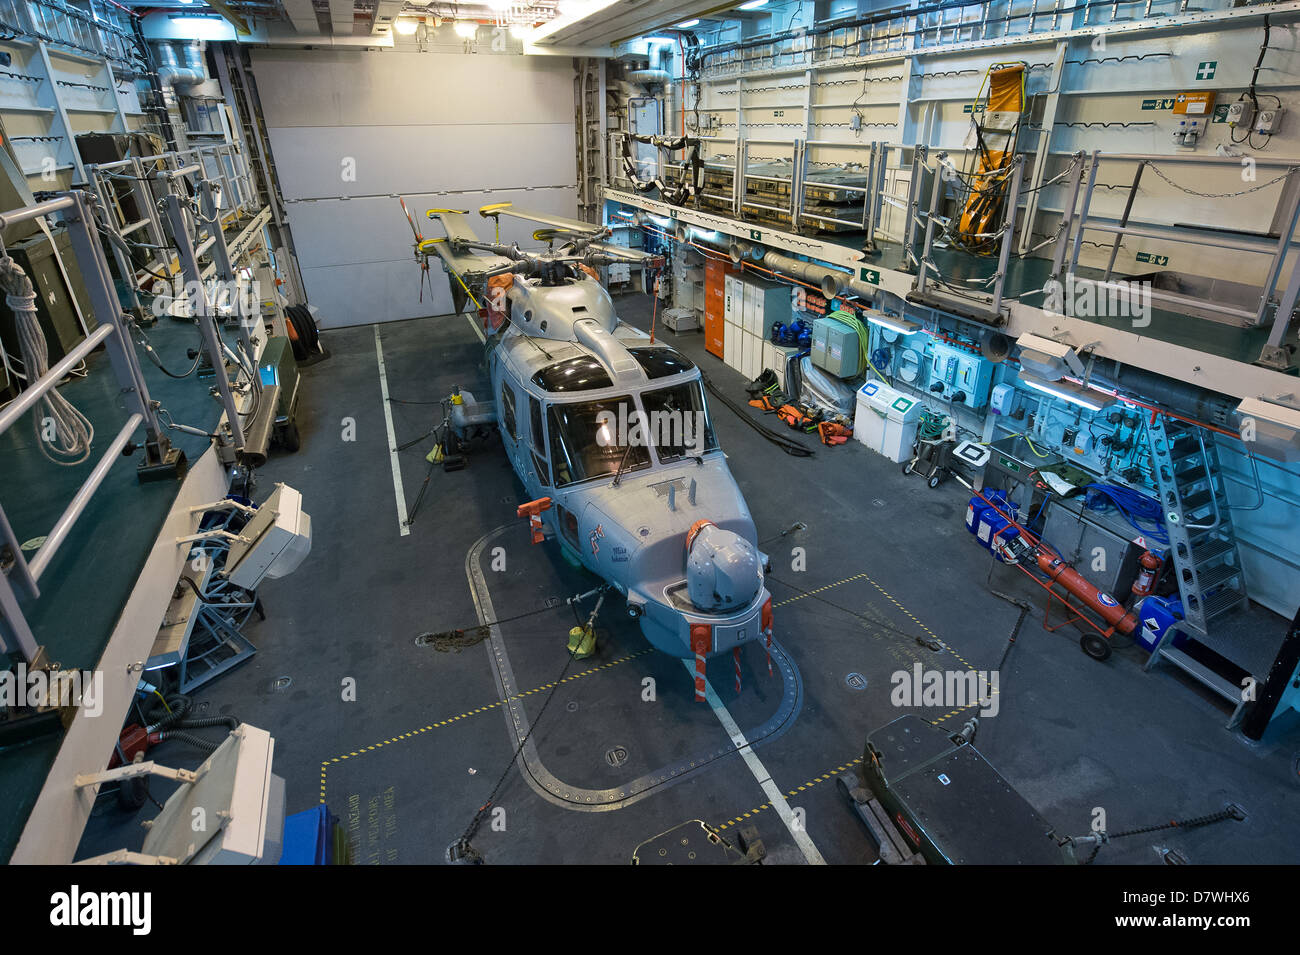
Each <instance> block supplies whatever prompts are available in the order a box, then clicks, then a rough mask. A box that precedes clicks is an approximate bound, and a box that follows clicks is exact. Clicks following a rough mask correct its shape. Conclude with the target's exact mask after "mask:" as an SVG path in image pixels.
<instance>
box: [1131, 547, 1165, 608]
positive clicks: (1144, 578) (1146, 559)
mask: <svg viewBox="0 0 1300 955" xmlns="http://www.w3.org/2000/svg"><path fill="white" fill-rule="evenodd" d="M1161 563H1162V561H1161V560H1160V558H1159V557H1157V556H1156V555H1155V554H1153V553H1151V551H1149V550H1147V551H1143V552H1142V556H1141V557H1139V558H1138V564H1139V565H1141V568H1142V569H1141V570H1140V571H1138V576H1137V580H1135V581H1133V596H1134V597H1137V598H1141V597H1149V596H1150V595H1151V591H1153V590H1155V587H1156V572H1157V571H1158V570H1160V564H1161Z"/></svg>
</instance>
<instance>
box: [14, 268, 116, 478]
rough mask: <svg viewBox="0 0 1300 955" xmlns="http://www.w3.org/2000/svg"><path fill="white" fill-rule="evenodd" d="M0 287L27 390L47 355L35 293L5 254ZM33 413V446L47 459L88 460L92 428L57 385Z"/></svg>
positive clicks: (40, 374)
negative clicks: (20, 356) (15, 337)
mask: <svg viewBox="0 0 1300 955" xmlns="http://www.w3.org/2000/svg"><path fill="white" fill-rule="evenodd" d="M0 288H2V289H3V290H4V292H5V303H6V304H7V305H8V306H9V308H10V310H11V311H12V312H13V316H14V326H15V330H16V331H17V334H18V344H19V348H20V350H21V352H22V356H23V368H24V369H25V370H26V372H27V376H28V377H27V387H29V388H30V387H32V386H33V385H35V384H36V383H37V382H38V381H40V380H41V378H43V377H44V376H45V374H46V373H47V372H48V371H49V370H50V353H49V348H48V345H47V344H46V341H45V332H44V330H43V329H42V328H41V323H40V318H39V317H38V315H37V313H36V292H35V289H34V288H33V287H32V281H31V279H30V278H28V277H27V273H25V272H24V271H23V270H22V267H21V266H20V265H19V264H18V263H17V262H15V261H14V260H13V259H12V258H11V257H10V256H8V255H5V256H4V257H3V258H0ZM33 410H34V412H35V413H34V414H33V415H32V425H33V427H34V428H35V431H36V447H37V448H38V449H39V450H40V452H41V454H42V455H43V456H44V457H45V458H46V459H47V460H49V461H53V462H54V463H55V464H59V465H62V466H65V467H72V466H74V465H77V464H81V463H83V462H85V461H87V460H88V459H89V458H90V446H91V442H93V441H94V439H95V428H94V426H93V425H92V424H91V423H90V419H89V418H87V417H86V416H85V415H84V414H82V413H81V412H80V411H78V410H77V408H76V407H75V406H74V405H73V404H72V402H70V401H68V399H66V398H64V397H63V395H62V394H60V393H59V384H58V383H55V384H54V385H53V386H51V387H50V388H47V389H46V390H45V392H44V394H42V395H41V397H40V398H39V399H38V400H37V403H36V405H35V407H34V409H33Z"/></svg>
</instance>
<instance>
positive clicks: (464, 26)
mask: <svg viewBox="0 0 1300 955" xmlns="http://www.w3.org/2000/svg"><path fill="white" fill-rule="evenodd" d="M455 30H456V36H458V37H463V38H464V39H466V40H472V39H474V37H476V36H478V24H477V23H475V22H474V21H473V20H457V21H456V26H455Z"/></svg>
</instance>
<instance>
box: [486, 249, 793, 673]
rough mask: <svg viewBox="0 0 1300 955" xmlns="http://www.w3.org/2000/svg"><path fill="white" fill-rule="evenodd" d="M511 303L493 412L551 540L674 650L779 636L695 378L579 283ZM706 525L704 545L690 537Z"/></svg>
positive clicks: (494, 354) (497, 356)
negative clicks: (544, 502)
mask: <svg viewBox="0 0 1300 955" xmlns="http://www.w3.org/2000/svg"><path fill="white" fill-rule="evenodd" d="M506 302H507V312H508V315H509V318H508V320H507V321H506V322H505V323H504V324H503V325H502V327H501V328H499V329H497V330H496V331H495V332H490V333H489V334H488V337H487V342H486V346H487V349H488V370H489V375H490V380H491V386H492V395H491V398H490V400H491V402H492V403H493V404H495V412H496V413H495V418H496V421H497V425H498V427H499V429H500V433H501V438H502V443H503V444H504V446H505V451H506V454H507V455H508V456H509V458H510V462H511V464H512V466H513V467H514V470H515V472H516V474H517V475H518V476H519V478H520V480H521V481H522V482H523V484H524V487H525V488H526V489H527V493H528V495H529V497H530V498H532V499H534V500H541V499H544V498H549V500H550V503H551V506H550V507H549V508H548V509H546V510H544V511H542V512H541V515H540V516H541V519H542V522H543V526H544V528H545V532H546V535H547V536H548V537H552V538H554V540H555V541H557V542H558V544H559V546H560V547H561V549H562V551H563V553H564V554H565V555H566V556H567V557H568V558H569V559H570V560H571V561H574V562H577V563H580V564H581V565H582V566H583V567H586V568H587V569H588V570H590V571H591V572H592V573H594V574H596V575H598V576H599V577H601V578H603V579H604V580H605V581H606V582H608V583H609V584H610V585H612V586H613V587H614V588H616V589H617V590H619V591H620V592H621V593H623V594H624V596H625V597H626V598H627V608H628V613H629V614H631V615H633V616H634V617H637V618H638V620H639V622H640V625H641V628H642V631H643V633H644V634H645V636H646V639H647V640H649V641H650V643H651V644H653V645H654V646H655V647H656V648H657V649H659V650H661V651H663V652H665V653H668V654H672V655H674V656H678V657H683V658H687V657H691V656H693V655H695V654H696V653H697V652H699V651H700V650H701V649H703V648H704V646H705V645H707V651H706V652H705V653H704V654H703V655H705V656H712V655H715V654H718V653H723V652H725V651H728V650H731V649H733V648H735V647H738V646H740V645H741V644H743V643H747V642H754V641H761V640H764V639H766V638H769V637H770V635H771V634H770V631H771V613H772V611H771V596H770V594H769V593H768V591H767V588H766V587H765V586H764V582H763V566H764V565H765V564H766V558H765V557H764V556H763V555H762V554H761V553H760V552H759V550H758V541H757V535H756V533H755V529H754V521H753V519H752V518H751V517H750V513H749V508H748V507H747V506H746V504H745V500H744V497H743V496H742V494H741V492H740V488H739V487H738V486H737V485H736V481H735V479H734V478H733V477H732V475H731V472H730V470H729V469H728V467H727V461H726V456H725V455H724V454H723V452H722V450H721V449H720V448H719V447H718V445H717V441H716V439H715V437H714V432H713V427H712V423H711V422H710V420H709V416H708V408H707V405H706V403H705V399H704V390H703V385H702V381H701V376H700V370H699V369H698V368H697V367H696V366H695V365H694V364H693V363H692V362H691V361H690V360H689V359H687V358H686V357H685V356H683V355H681V354H680V353H678V352H677V351H676V350H674V349H672V348H670V347H668V346H666V345H663V344H661V343H652V342H651V341H650V338H649V336H647V335H646V334H645V333H644V332H641V331H640V330H638V329H635V328H633V327H631V326H629V325H626V324H623V323H621V322H620V321H619V319H618V317H617V315H616V314H615V311H614V304H613V301H612V300H611V299H610V297H609V293H608V292H606V290H605V289H604V288H603V287H602V286H601V284H600V283H599V282H598V281H596V280H595V279H593V278H590V277H588V276H586V275H584V274H582V273H577V275H576V276H573V275H570V276H566V277H563V278H560V279H558V280H557V279H556V278H555V277H554V276H552V278H551V280H550V281H549V282H546V281H544V280H542V279H540V278H527V279H519V278H516V279H515V280H514V284H513V286H512V287H511V288H510V289H509V290H508V292H507V293H506ZM466 397H467V398H470V396H466ZM484 399H487V396H482V397H481V399H480V400H484ZM471 400H472V398H471ZM638 426H639V427H638ZM704 529H707V533H708V534H709V535H712V536H713V541H712V543H711V544H710V546H709V547H707V548H706V547H703V546H701V545H700V544H699V542H698V541H697V540H696V535H697V534H699V533H700V532H701V531H702V530H704ZM692 542H695V551H694V553H692ZM688 557H689V560H688ZM710 562H713V563H716V564H717V566H716V567H715V566H713V565H712V564H711V563H710ZM688 564H689V565H690V566H688ZM724 565H725V566H724ZM688 577H689V578H690V579H689V581H688ZM688 583H689V586H688ZM720 591H721V592H722V593H721V594H720V593H719V592H720ZM701 593H704V596H703V597H701V596H700V594H701ZM692 595H694V597H695V599H692ZM706 637H707V639H705V638H706Z"/></svg>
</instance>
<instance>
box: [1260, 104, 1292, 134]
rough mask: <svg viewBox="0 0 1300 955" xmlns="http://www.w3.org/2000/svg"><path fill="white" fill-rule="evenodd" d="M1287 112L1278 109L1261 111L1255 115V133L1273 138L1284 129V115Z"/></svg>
mask: <svg viewBox="0 0 1300 955" xmlns="http://www.w3.org/2000/svg"><path fill="white" fill-rule="evenodd" d="M1285 112H1286V110H1284V109H1281V108H1278V109H1261V110H1260V111H1259V112H1258V113H1256V114H1255V132H1257V133H1262V134H1263V135H1265V136H1272V135H1273V134H1274V133H1277V132H1278V131H1280V130H1281V129H1282V114H1283V113H1285Z"/></svg>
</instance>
